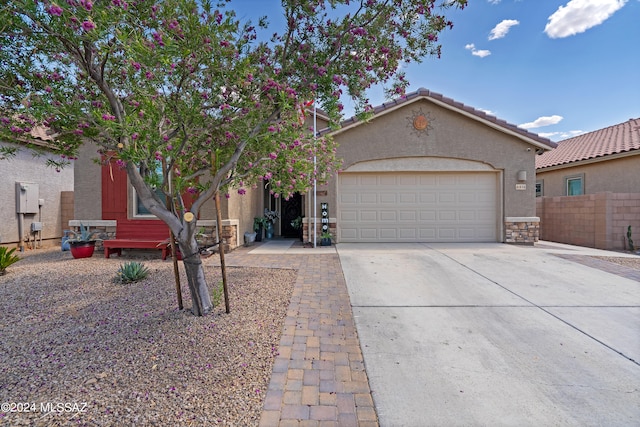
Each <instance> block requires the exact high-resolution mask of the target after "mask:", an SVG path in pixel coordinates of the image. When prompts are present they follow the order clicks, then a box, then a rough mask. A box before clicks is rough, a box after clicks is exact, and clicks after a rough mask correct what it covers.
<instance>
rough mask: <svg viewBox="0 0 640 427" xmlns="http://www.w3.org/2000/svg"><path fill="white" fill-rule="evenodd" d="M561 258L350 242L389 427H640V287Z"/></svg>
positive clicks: (359, 317)
mask: <svg viewBox="0 0 640 427" xmlns="http://www.w3.org/2000/svg"><path fill="white" fill-rule="evenodd" d="M578 250H579V249H571V250H569V251H570V252H571V251H573V252H572V253H573V254H574V255H575V254H577V255H580V254H581V253H579V252H577V251H578ZM561 252H563V251H562V250H560V249H558V247H552V248H551V249H549V248H545V247H544V245H537V246H535V247H523V246H512V245H503V244H429V245H427V244H340V245H338V253H339V257H340V262H341V264H342V269H343V272H344V276H345V279H346V282H347V288H348V291H349V296H350V299H351V305H352V308H353V315H354V319H355V323H356V328H357V332H358V336H359V339H360V344H361V347H362V353H363V356H364V362H365V367H366V371H367V374H368V377H369V384H370V387H371V392H372V395H373V399H374V404H375V407H376V411H377V413H378V419H379V423H380V425H381V426H383V427H385V426H455V425H460V426H462V425H464V426H476V425H491V426H500V425H504V426H540V425H570V426H571V425H575V426H592V425H593V426H599V425H602V426H628V425H640V365H639V361H640V332H639V331H640V283H639V282H638V281H635V280H632V279H629V278H624V277H621V276H618V275H615V274H611V273H607V272H604V271H601V270H598V269H595V268H590V267H588V266H585V265H581V264H578V263H576V262H572V261H570V260H567V259H563V258H561V257H559V256H556V255H557V254H560V253H561ZM585 253H586V254H587V255H588V254H596V255H597V254H605V253H600V252H598V251H593V253H591V252H588V253H587V252H585ZM608 255H611V253H608Z"/></svg>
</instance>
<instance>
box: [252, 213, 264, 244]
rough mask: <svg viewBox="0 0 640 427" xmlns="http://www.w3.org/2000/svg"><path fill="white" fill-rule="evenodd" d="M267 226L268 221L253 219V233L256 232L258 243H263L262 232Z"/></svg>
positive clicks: (258, 218) (260, 218)
mask: <svg viewBox="0 0 640 427" xmlns="http://www.w3.org/2000/svg"><path fill="white" fill-rule="evenodd" d="M266 226H267V220H266V219H265V218H263V217H255V218H253V231H255V232H256V242H262V230H264V229H265V228H266Z"/></svg>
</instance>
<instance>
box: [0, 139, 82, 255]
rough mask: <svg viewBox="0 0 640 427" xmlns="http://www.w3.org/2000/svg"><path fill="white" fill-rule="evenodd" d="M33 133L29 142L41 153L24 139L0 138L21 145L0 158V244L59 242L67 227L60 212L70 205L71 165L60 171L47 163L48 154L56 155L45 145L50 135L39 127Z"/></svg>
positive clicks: (31, 245)
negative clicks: (36, 152)
mask: <svg viewBox="0 0 640 427" xmlns="http://www.w3.org/2000/svg"><path fill="white" fill-rule="evenodd" d="M32 136H33V139H32V140H29V143H31V144H33V145H36V146H40V147H41V148H42V155H40V156H34V154H33V152H31V150H29V149H28V148H27V147H26V145H25V142H26V141H20V140H15V141H12V142H9V141H0V145H2V146H6V147H18V148H20V151H18V153H17V154H16V156H15V157H11V158H8V159H3V160H0V200H1V202H0V245H3V246H9V247H17V248H20V249H21V250H25V249H30V248H34V247H47V246H53V245H57V244H59V243H60V238H61V236H62V233H63V230H64V229H66V228H67V226H66V225H65V224H64V222H63V219H62V218H63V215H64V214H66V213H67V212H66V210H68V211H69V215H70V212H71V210H72V209H73V193H72V192H73V167H72V166H69V167H68V168H65V169H62V170H61V171H60V172H57V171H56V170H55V169H53V168H50V167H47V166H46V165H45V162H46V159H47V158H51V159H55V160H57V159H58V158H59V157H58V155H57V154H55V153H54V152H51V151H49V150H48V149H47V143H46V141H48V140H50V139H51V137H50V136H49V135H47V134H45V133H44V132H43V130H42V128H37V129H34V130H33V131H32ZM63 211H64V212H63Z"/></svg>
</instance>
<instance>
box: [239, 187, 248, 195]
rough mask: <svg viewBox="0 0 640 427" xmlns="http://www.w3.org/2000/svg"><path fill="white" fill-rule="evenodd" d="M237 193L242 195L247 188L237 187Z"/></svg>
mask: <svg viewBox="0 0 640 427" xmlns="http://www.w3.org/2000/svg"><path fill="white" fill-rule="evenodd" d="M238 194H239V195H241V196H244V195H245V194H247V190H245V189H244V188H240V189H238Z"/></svg>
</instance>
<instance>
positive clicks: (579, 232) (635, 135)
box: [536, 118, 640, 249]
mask: <svg viewBox="0 0 640 427" xmlns="http://www.w3.org/2000/svg"><path fill="white" fill-rule="evenodd" d="M536 196H538V199H537V212H538V216H539V217H540V218H541V224H542V235H541V238H542V239H544V240H552V241H557V242H563V243H571V244H577V245H583V246H590V247H596V248H601V249H624V248H626V247H627V245H626V244H625V238H626V233H627V229H628V227H629V226H630V225H631V226H632V229H633V230H635V234H636V235H640V118H638V119H630V120H627V121H626V122H623V123H619V124H617V125H613V126H609V127H607V128H604V129H599V130H596V131H593V132H589V133H586V134H583V135H579V136H576V137H573V138H569V139H566V140H564V141H561V142H559V143H558V146H557V148H555V149H554V150H552V151H549V152H547V153H544V154H542V155H540V156H538V157H537V158H536ZM636 240H637V239H636Z"/></svg>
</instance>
